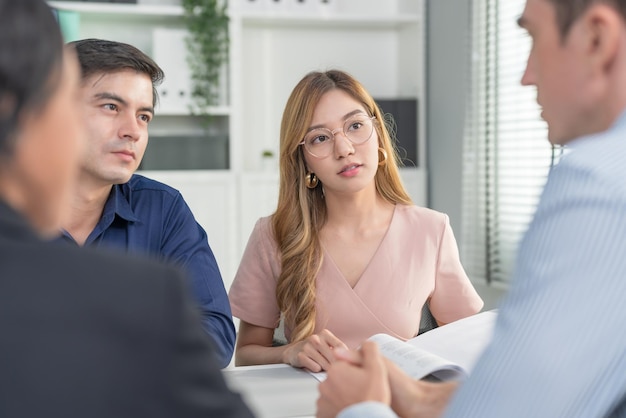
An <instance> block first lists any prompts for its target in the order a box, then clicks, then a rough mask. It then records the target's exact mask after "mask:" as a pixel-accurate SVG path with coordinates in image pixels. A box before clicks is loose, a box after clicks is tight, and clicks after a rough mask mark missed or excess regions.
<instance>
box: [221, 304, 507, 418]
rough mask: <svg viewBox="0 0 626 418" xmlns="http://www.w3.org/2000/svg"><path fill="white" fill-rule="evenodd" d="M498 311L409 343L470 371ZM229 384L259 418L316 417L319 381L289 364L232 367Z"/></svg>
mask: <svg viewBox="0 0 626 418" xmlns="http://www.w3.org/2000/svg"><path fill="white" fill-rule="evenodd" d="M496 318H497V310H492V311H487V312H482V313H480V314H477V315H473V316H471V317H468V318H464V319H461V320H459V321H456V322H452V323H450V324H448V325H445V326H442V327H439V328H436V329H434V330H432V331H428V332H426V333H424V334H422V335H419V336H417V337H415V338H413V339H411V340H409V341H408V342H407V343H408V344H410V345H414V346H416V347H419V348H422V349H424V350H427V351H430V352H432V353H436V354H438V355H440V356H442V357H444V358H446V359H448V360H450V361H452V362H454V363H456V364H458V365H461V366H462V367H463V368H464V369H465V370H467V371H468V372H470V371H471V370H472V369H473V367H474V364H475V363H476V360H477V359H478V357H479V355H480V353H481V352H482V351H483V349H484V348H485V346H486V345H487V343H488V342H489V341H490V340H491V334H492V331H493V327H494V325H495V321H496ZM223 374H224V378H225V379H226V382H227V383H228V385H229V386H230V387H231V388H232V389H233V390H235V391H237V392H239V393H241V394H242V396H243V397H244V399H245V401H246V402H247V403H248V405H249V406H250V408H251V409H252V411H253V412H254V413H255V415H256V416H257V417H258V418H278V417H313V416H315V410H316V405H315V403H316V401H317V397H318V391H317V386H318V384H319V381H318V380H317V379H316V378H315V377H313V375H311V374H310V373H309V372H306V371H304V370H302V369H296V368H294V367H291V366H288V365H286V364H268V365H262V366H246V367H229V368H226V369H224V370H223Z"/></svg>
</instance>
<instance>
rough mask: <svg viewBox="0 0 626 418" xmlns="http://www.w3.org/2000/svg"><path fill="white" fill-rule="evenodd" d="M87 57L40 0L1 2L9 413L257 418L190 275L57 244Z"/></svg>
mask: <svg viewBox="0 0 626 418" xmlns="http://www.w3.org/2000/svg"><path fill="white" fill-rule="evenodd" d="M78 88H79V67H78V63H77V60H76V56H75V54H74V53H73V51H71V50H70V49H66V48H64V47H63V41H62V39H61V34H60V32H59V28H58V26H57V23H56V21H55V19H54V16H53V14H52V13H51V10H50V8H49V7H48V6H47V5H46V3H45V2H44V1H43V0H19V1H16V0H0V417H3V418H12V417H20V418H22V417H44V416H45V417H107V418H108V417H151V418H152V417H176V418H179V417H200V416H202V417H249V416H251V412H250V410H249V409H248V408H247V406H246V405H245V404H244V403H243V401H242V399H241V397H240V395H238V394H236V393H233V392H231V391H230V390H229V389H228V387H227V385H226V384H225V382H224V379H223V377H222V375H221V372H220V369H219V365H218V363H217V357H216V356H215V352H214V350H213V348H212V346H211V343H210V340H209V337H208V336H207V335H206V334H205V333H204V332H203V330H202V327H201V325H200V319H199V313H198V312H197V309H196V308H195V305H194V303H193V302H192V300H191V298H190V296H189V295H188V289H187V288H186V287H185V281H184V278H183V277H182V274H181V273H180V272H179V271H178V270H177V269H175V268H174V267H170V266H166V265H162V264H158V263H157V262H154V261H148V260H142V259H131V258H128V257H126V256H123V255H117V254H112V253H111V254H109V253H106V252H103V251H102V250H101V251H100V252H96V250H88V249H84V248H72V247H66V246H59V245H57V244H53V243H50V242H48V241H47V240H46V239H47V238H49V237H51V236H52V235H53V234H55V233H56V231H58V229H59V227H60V225H61V224H62V222H63V217H64V214H66V213H67V209H68V205H69V202H70V196H71V190H72V178H75V176H76V175H77V171H78V157H79V154H80V152H81V148H80V142H81V141H80V136H81V135H82V134H83V133H82V130H83V127H82V118H83V115H82V111H81V108H80V105H79V101H78V100H77V98H78Z"/></svg>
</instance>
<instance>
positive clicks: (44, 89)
mask: <svg viewBox="0 0 626 418" xmlns="http://www.w3.org/2000/svg"><path fill="white" fill-rule="evenodd" d="M62 62H63V38H62V36H61V31H60V29H59V26H58V24H57V21H56V19H55V17H54V15H53V13H52V10H51V9H50V7H49V6H48V5H47V4H46V3H45V2H44V1H43V0H19V1H16V0H0V157H6V156H10V154H11V152H12V150H13V147H14V141H15V137H16V135H17V129H18V128H19V124H20V118H21V117H23V115H24V114H25V113H28V112H33V111H37V110H39V109H40V108H41V107H43V106H44V105H45V104H46V103H47V101H48V99H49V98H50V97H51V96H52V94H53V93H54V92H55V88H56V86H57V85H58V82H57V81H58V79H59V77H60V76H61V67H62ZM0 164H1V163H0Z"/></svg>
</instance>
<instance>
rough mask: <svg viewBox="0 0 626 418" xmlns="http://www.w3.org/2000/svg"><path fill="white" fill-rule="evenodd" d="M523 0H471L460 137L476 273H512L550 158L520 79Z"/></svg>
mask: <svg viewBox="0 0 626 418" xmlns="http://www.w3.org/2000/svg"><path fill="white" fill-rule="evenodd" d="M524 4H525V0H474V1H473V5H472V24H471V27H472V39H471V48H470V51H471V63H472V64H471V67H472V69H471V71H472V73H471V82H470V83H469V85H470V92H469V95H468V97H469V101H468V106H467V113H466V126H465V135H464V144H463V147H464V149H463V165H464V166H463V174H464V175H463V242H462V245H461V248H462V251H463V253H462V259H463V262H464V265H465V268H466V270H467V272H468V274H469V275H470V277H473V278H481V277H482V278H484V279H485V281H486V282H487V283H492V284H493V283H506V282H508V280H509V279H510V276H511V273H512V269H513V266H514V263H515V255H516V253H517V247H518V244H519V241H520V239H521V238H522V236H523V234H524V232H525V231H526V229H527V227H528V224H529V222H530V220H531V219H532V215H533V213H534V211H535V207H536V205H537V201H538V199H539V196H540V194H541V191H542V189H543V186H544V184H545V181H546V176H547V174H548V171H549V169H550V167H551V165H552V164H554V162H555V160H556V159H557V158H558V156H559V155H558V153H559V152H560V151H558V150H556V151H555V150H554V149H553V148H552V146H551V145H550V143H549V142H548V140H547V126H546V124H545V122H544V121H543V120H542V119H541V117H540V110H539V107H538V106H537V103H536V100H535V99H536V89H535V88H534V87H529V86H522V85H521V84H520V80H521V77H522V74H523V72H524V69H525V67H526V59H527V58H528V52H529V49H530V38H529V36H528V35H527V34H526V32H525V31H524V30H522V29H520V28H519V27H518V26H517V18H518V17H519V16H520V15H521V13H522V11H523V8H524Z"/></svg>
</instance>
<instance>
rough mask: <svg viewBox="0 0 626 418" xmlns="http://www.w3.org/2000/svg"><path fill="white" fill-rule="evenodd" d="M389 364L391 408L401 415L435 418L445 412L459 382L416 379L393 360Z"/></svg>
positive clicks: (388, 361) (387, 362) (387, 361)
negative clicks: (433, 381) (435, 381)
mask: <svg viewBox="0 0 626 418" xmlns="http://www.w3.org/2000/svg"><path fill="white" fill-rule="evenodd" d="M385 361H386V364H387V370H388V377H389V385H390V387H391V408H392V409H393V410H394V412H395V413H396V414H398V415H399V416H401V417H428V418H435V417H439V416H441V415H442V414H443V411H444V410H445V408H446V406H447V405H448V402H449V400H450V398H451V397H452V395H453V394H454V392H455V390H456V388H457V387H458V385H459V384H458V382H442V383H432V382H426V381H423V380H414V379H413V378H411V377H409V376H407V374H406V373H404V372H403V371H402V370H400V368H399V367H398V366H396V365H395V364H394V363H393V362H392V361H390V360H387V359H386V360H385Z"/></svg>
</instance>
